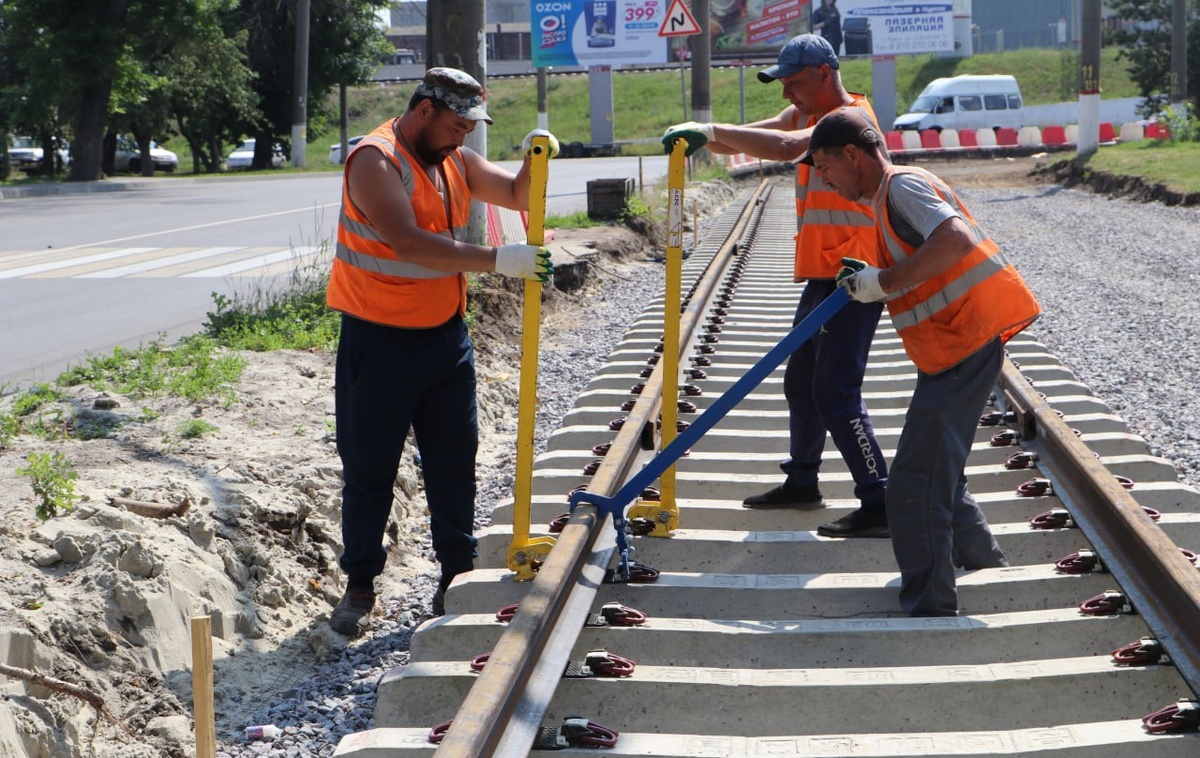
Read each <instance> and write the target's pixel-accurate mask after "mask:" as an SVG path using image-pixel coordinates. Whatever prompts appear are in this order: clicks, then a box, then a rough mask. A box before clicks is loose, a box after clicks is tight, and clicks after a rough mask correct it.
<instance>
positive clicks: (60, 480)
mask: <svg viewBox="0 0 1200 758" xmlns="http://www.w3.org/2000/svg"><path fill="white" fill-rule="evenodd" d="M25 460H26V461H27V462H28V464H29V465H28V466H26V467H25V468H19V469H17V473H18V474H19V475H21V476H24V477H27V478H28V479H29V486H30V487H31V488H33V494H34V495H36V496H37V498H38V501H39V502H38V505H37V508H36V509H35V511H34V512H35V513H36V515H37V517H38V518H39V519H41V520H42V521H45V520H46V519H50V518H54V517H55V516H57V515H58V512H59V510H60V509H61V510H62V511H64V512H68V513H69V512H70V511H72V510H74V509H75V467H74V466H72V465H71V462H70V461H69V460H67V457H66V456H64V455H63V454H62V453H54V454H50V453H30V454H29V456H28V457H27V458H26V459H25Z"/></svg>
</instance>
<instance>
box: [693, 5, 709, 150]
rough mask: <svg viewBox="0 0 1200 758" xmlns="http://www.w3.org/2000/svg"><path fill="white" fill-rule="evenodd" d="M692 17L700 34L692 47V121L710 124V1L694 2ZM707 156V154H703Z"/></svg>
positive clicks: (696, 36)
mask: <svg viewBox="0 0 1200 758" xmlns="http://www.w3.org/2000/svg"><path fill="white" fill-rule="evenodd" d="M692 16H693V17H694V18H695V19H696V25H697V26H699V27H700V33H699V34H697V35H695V39H694V40H693V45H692V120H693V121H699V122H700V123H709V122H711V121H712V120H713V111H712V84H711V82H712V33H711V32H710V31H709V26H710V25H711V22H712V8H711V5H710V3H709V0H692ZM701 155H707V153H701Z"/></svg>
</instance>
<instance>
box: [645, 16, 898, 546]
mask: <svg viewBox="0 0 1200 758" xmlns="http://www.w3.org/2000/svg"><path fill="white" fill-rule="evenodd" d="M758 78H759V80H760V81H762V82H764V83H767V82H773V81H775V80H779V81H780V82H781V83H782V84H783V97H784V99H786V100H788V101H789V102H790V105H788V106H787V107H785V108H784V109H783V110H782V111H780V112H779V114H778V115H776V116H775V117H774V118H770V119H766V120H764V121H758V122H755V123H752V124H747V125H745V126H734V125H731V124H698V123H695V122H689V123H685V124H678V125H676V126H672V127H670V128H669V129H667V131H666V134H665V135H664V138H663V140H664V143H666V144H669V143H670V141H671V140H672V138H674V137H676V136H684V137H691V138H692V139H691V140H689V145H690V144H693V140H695V141H696V142H698V143H699V144H704V142H703V141H704V140H707V146H708V148H709V149H710V150H712V151H713V152H716V153H726V154H728V153H739V152H742V153H747V154H749V155H753V156H755V157H758V158H766V159H771V160H786V161H794V160H796V159H797V158H799V157H800V156H801V155H802V154H803V153H804V151H805V150H807V149H808V140H809V135H810V134H811V133H812V127H813V126H814V125H815V124H816V123H817V119H819V118H820V117H821V116H823V115H825V114H826V113H828V112H829V111H832V110H834V109H835V108H839V107H842V106H848V107H853V108H858V109H860V110H861V111H862V112H863V114H864V116H865V117H866V118H869V119H870V120H871V121H872V122H874V121H875V112H874V110H872V108H871V105H870V103H868V102H867V99H866V97H865V96H863V95H860V94H857V93H853V92H847V91H846V89H845V88H844V87H843V86H842V80H841V74H840V73H839V63H838V57H837V54H836V53H835V52H834V50H833V48H832V47H831V46H830V45H829V42H827V41H826V40H825V39H824V38H822V37H820V36H818V35H815V34H801V35H799V36H797V37H793V38H792V39H791V40H790V41H789V42H788V43H787V44H785V45H784V46H783V49H782V50H780V52H779V58H778V62H777V63H776V64H775V65H774V66H771V67H770V68H767V69H765V70H763V71H760V72H759V74H758ZM796 218H797V229H798V231H797V234H796V261H795V268H794V280H795V281H796V282H804V281H807V284H806V285H805V287H804V291H803V292H802V293H801V295H800V302H799V304H798V306H797V308H796V315H795V319H794V320H793V323H794V324H798V323H800V321H801V320H802V319H803V318H804V317H805V316H807V315H808V314H809V313H810V312H811V311H812V310H813V309H814V308H816V307H817V305H819V304H820V303H821V301H823V300H824V299H825V298H826V297H827V296H828V295H829V294H830V293H831V292H833V290H834V287H835V286H836V284H835V282H834V277H836V276H837V272H838V270H839V269H840V268H841V259H842V258H843V257H852V258H858V259H861V260H865V261H871V262H874V261H875V259H876V257H875V256H876V253H875V231H874V227H873V221H872V218H871V209H870V208H869V207H868V206H866V205H863V204H861V203H859V202H857V201H851V200H846V199H845V198H842V197H840V196H839V195H838V194H837V193H836V192H832V191H831V190H830V189H829V188H828V187H826V186H825V184H824V182H822V181H821V177H820V176H819V175H818V174H817V172H815V171H812V170H810V168H809V167H808V166H806V165H802V164H797V166H796ZM882 313H883V306H882V304H880V303H851V304H849V305H848V306H846V307H845V308H843V309H842V310H841V311H840V312H839V313H838V314H837V315H836V316H834V318H832V319H831V320H830V321H829V323H828V324H826V325H825V327H824V328H823V329H822V330H821V332H820V334H817V335H816V336H815V337H813V338H812V339H811V340H809V341H808V342H806V343H805V344H804V345H803V346H801V347H800V348H799V349H798V350H796V352H795V353H793V354H792V355H791V357H790V358H789V359H788V363H787V368H786V369H785V371H784V375H783V387H784V396H785V397H786V398H787V404H788V426H789V437H790V439H789V451H788V452H789V456H788V458H787V460H785V461H784V462H783V463H782V464H781V465H780V468H781V469H783V472H784V474H785V475H786V478H785V479H784V481H783V483H782V484H780V485H779V486H777V487H775V488H773V489H771V490H769V491H768V492H765V493H762V494H758V495H753V496H751V497H748V498H746V499H745V501H743V504H744V505H745V506H746V507H748V508H789V507H799V508H817V507H820V506H821V505H823V501H822V498H821V490H820V488H819V486H818V484H817V478H818V477H817V474H818V471H819V469H820V466H821V453H822V451H823V450H824V448H825V433H826V431H828V432H829V435H830V436H831V437H832V438H833V442H834V445H836V446H837V449H838V451H839V452H840V453H841V455H842V458H843V459H844V460H845V461H846V465H847V467H848V468H849V469H850V474H851V476H852V477H853V479H854V496H855V498H857V499H858V500H859V502H860V503H861V507H859V508H857V509H856V510H853V511H851V512H850V513H848V514H846V515H844V516H842V517H841V518H839V519H837V520H836V521H832V522H830V523H827V524H821V525H820V526H819V527H818V528H817V532H818V533H819V534H822V535H824V536H826V537H887V536H888V527H887V514H886V511H885V510H884V491H885V488H886V485H887V463H886V462H885V461H884V458H883V453H882V452H881V451H880V449H879V443H878V442H877V441H876V439H875V430H874V427H873V426H872V424H871V417H870V415H869V414H868V412H867V407H866V404H865V403H864V402H863V399H862V382H863V374H864V373H865V371H866V366H867V354H868V353H869V351H870V349H871V340H872V339H873V338H874V336H875V328H876V326H878V324H879V317H880V315H881V314H882Z"/></svg>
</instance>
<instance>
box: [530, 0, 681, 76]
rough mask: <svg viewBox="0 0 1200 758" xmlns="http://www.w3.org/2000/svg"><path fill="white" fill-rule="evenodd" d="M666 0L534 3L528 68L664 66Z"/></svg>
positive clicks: (581, 0)
mask: <svg viewBox="0 0 1200 758" xmlns="http://www.w3.org/2000/svg"><path fill="white" fill-rule="evenodd" d="M668 5H670V0H544V1H543V0H534V2H533V3H532V4H531V14H530V22H531V23H530V30H531V34H530V37H531V47H532V49H533V65H534V66H535V67H537V68H543V67H546V66H613V65H621V64H632V63H663V62H665V61H666V60H667V41H666V38H665V37H659V36H658V28H659V26H661V25H662V22H663V20H664V19H665V18H666V13H667V6H668Z"/></svg>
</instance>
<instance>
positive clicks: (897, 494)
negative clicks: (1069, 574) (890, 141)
mask: <svg viewBox="0 0 1200 758" xmlns="http://www.w3.org/2000/svg"><path fill="white" fill-rule="evenodd" d="M881 143H882V140H881V138H880V134H879V131H878V129H877V128H876V127H875V125H874V124H873V123H871V122H869V121H868V120H867V119H865V118H863V117H862V115H861V112H859V111H857V110H856V109H853V108H840V109H838V110H836V111H834V112H833V113H830V114H829V115H827V116H825V117H824V118H822V119H821V121H820V122H819V123H818V124H817V126H816V128H815V129H814V130H813V133H812V136H811V138H810V140H809V148H808V152H807V153H806V154H805V156H804V157H803V158H801V160H802V161H804V162H806V163H810V164H812V165H813V166H814V167H815V168H816V171H817V172H818V173H820V174H821V175H822V176H823V177H824V179H825V182H826V184H828V185H829V186H831V187H833V188H835V189H836V190H837V191H838V192H839V193H841V194H842V196H843V197H847V198H856V199H862V200H865V201H869V202H871V203H872V207H873V209H874V212H875V232H876V235H877V237H878V245H879V250H880V251H881V257H882V261H881V263H880V264H879V266H875V265H871V264H869V263H866V262H864V261H861V260H853V259H847V261H846V264H847V266H846V268H844V269H843V270H842V272H841V273H840V274H839V276H838V282H839V284H840V286H842V287H844V288H845V289H846V291H847V292H848V293H849V294H850V296H851V297H852V298H853V299H854V300H855V301H858V302H864V303H874V302H881V301H885V300H886V301H887V305H888V312H889V313H890V314H891V317H892V323H893V324H895V326H896V331H897V332H898V333H899V334H900V338H901V340H902V341H903V343H904V349H905V351H906V352H907V353H908V355H909V358H910V359H911V360H912V361H913V363H915V364H916V366H917V386H916V389H915V390H914V391H913V396H912V401H911V403H910V405H909V409H908V414H907V416H906V418H905V421H904V430H903V431H902V432H901V434H900V442H899V444H898V445H897V449H896V457H895V459H894V460H893V461H892V469H891V477H890V479H889V481H888V489H887V511H888V522H889V523H890V524H891V532H892V549H893V551H894V552H895V554H896V562H897V563H898V564H899V566H900V577H901V584H900V605H901V607H902V608H903V609H904V610H905V611H907V612H908V613H910V614H912V615H914V616H953V615H955V614H956V613H957V611H958V594H957V591H956V589H955V582H954V569H955V567H959V568H964V569H967V570H972V569H979V568H995V567H1000V566H1007V565H1008V562H1007V561H1006V560H1005V558H1004V553H1003V552H1002V551H1001V550H1000V547H999V546H998V545H997V544H996V540H995V539H994V538H993V537H992V533H991V530H989V529H988V524H987V520H986V519H985V518H984V515H983V512H982V511H981V510H980V508H979V505H978V504H977V503H976V502H975V499H974V498H973V497H972V496H971V493H970V492H969V491H968V490H967V479H966V476H964V474H963V469H964V467H965V466H966V462H967V455H968V454H969V453H970V451H971V442H972V440H973V439H974V436H975V428H976V427H977V426H978V423H979V414H980V413H981V412H982V410H983V407H984V403H986V402H987V398H988V394H989V393H990V392H991V391H992V390H993V388H994V387H995V385H996V381H997V380H998V379H999V376H1000V367H1001V363H1002V362H1003V360H1004V343H1005V342H1006V341H1007V340H1008V339H1009V338H1011V337H1012V336H1013V335H1014V334H1016V333H1017V332H1019V331H1021V330H1022V329H1024V328H1025V327H1027V326H1029V324H1031V323H1033V321H1034V320H1035V319H1036V318H1037V317H1038V315H1039V314H1040V313H1041V309H1040V308H1039V307H1038V304H1037V301H1036V300H1035V299H1034V297H1033V294H1032V293H1031V292H1030V291H1029V288H1028V287H1026V286H1025V282H1024V280H1023V279H1022V278H1021V275H1020V274H1018V273H1017V271H1016V269H1014V268H1013V266H1012V264H1010V263H1009V262H1008V261H1007V260H1006V259H1005V257H1004V255H1003V254H1002V253H1001V252H1000V250H999V249H998V248H997V246H996V244H995V243H994V242H993V241H992V240H991V239H989V238H988V236H987V235H986V234H985V233H984V231H983V229H981V228H980V226H979V224H978V223H977V222H976V221H975V218H974V217H973V216H972V215H971V212H970V211H969V210H967V208H966V206H965V205H963V202H962V201H961V200H960V199H959V198H958V196H957V195H955V194H954V192H953V191H952V190H951V189H950V188H949V187H948V186H947V185H946V184H945V183H944V182H943V181H942V180H940V179H938V178H937V177H936V176H934V175H933V174H931V173H929V172H928V171H925V170H924V169H920V168H915V167H908V166H893V165H892V164H891V161H890V160H889V159H888V156H887V151H886V150H885V149H884V148H883V146H882V144H881Z"/></svg>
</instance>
